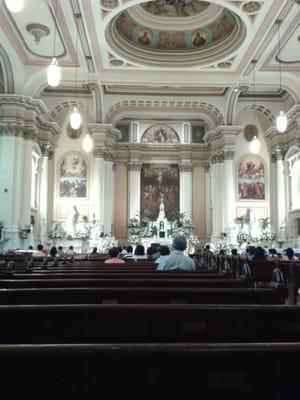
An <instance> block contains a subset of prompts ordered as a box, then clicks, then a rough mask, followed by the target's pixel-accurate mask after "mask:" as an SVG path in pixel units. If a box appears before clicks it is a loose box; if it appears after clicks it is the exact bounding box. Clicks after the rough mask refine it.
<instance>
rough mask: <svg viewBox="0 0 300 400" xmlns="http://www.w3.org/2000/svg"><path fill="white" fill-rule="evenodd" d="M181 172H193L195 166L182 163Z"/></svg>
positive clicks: (180, 165)
mask: <svg viewBox="0 0 300 400" xmlns="http://www.w3.org/2000/svg"><path fill="white" fill-rule="evenodd" d="M179 171H180V172H193V164H191V163H182V164H179Z"/></svg>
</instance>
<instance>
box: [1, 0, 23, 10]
mask: <svg viewBox="0 0 300 400" xmlns="http://www.w3.org/2000/svg"><path fill="white" fill-rule="evenodd" d="M5 4H6V7H7V8H8V9H9V11H11V12H12V13H18V12H20V11H22V10H23V8H24V0H5Z"/></svg>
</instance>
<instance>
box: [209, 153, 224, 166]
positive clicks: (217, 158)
mask: <svg viewBox="0 0 300 400" xmlns="http://www.w3.org/2000/svg"><path fill="white" fill-rule="evenodd" d="M210 162H211V163H212V164H220V163H223V162H224V152H223V151H216V152H213V153H212V154H211V155H210Z"/></svg>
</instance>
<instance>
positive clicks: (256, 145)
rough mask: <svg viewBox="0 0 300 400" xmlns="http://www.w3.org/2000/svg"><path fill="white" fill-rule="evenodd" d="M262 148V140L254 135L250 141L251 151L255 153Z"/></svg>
mask: <svg viewBox="0 0 300 400" xmlns="http://www.w3.org/2000/svg"><path fill="white" fill-rule="evenodd" d="M259 150H260V141H259V140H258V139H257V137H256V136H254V137H253V139H252V140H251V143H250V151H251V153H253V154H257V153H259Z"/></svg>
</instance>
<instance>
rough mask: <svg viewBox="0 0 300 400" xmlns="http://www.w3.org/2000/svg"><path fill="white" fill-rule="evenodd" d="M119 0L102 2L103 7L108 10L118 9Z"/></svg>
mask: <svg viewBox="0 0 300 400" xmlns="http://www.w3.org/2000/svg"><path fill="white" fill-rule="evenodd" d="M118 5H119V0H101V6H102V7H103V8H105V9H107V10H112V9H113V8H116V7H118Z"/></svg>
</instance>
